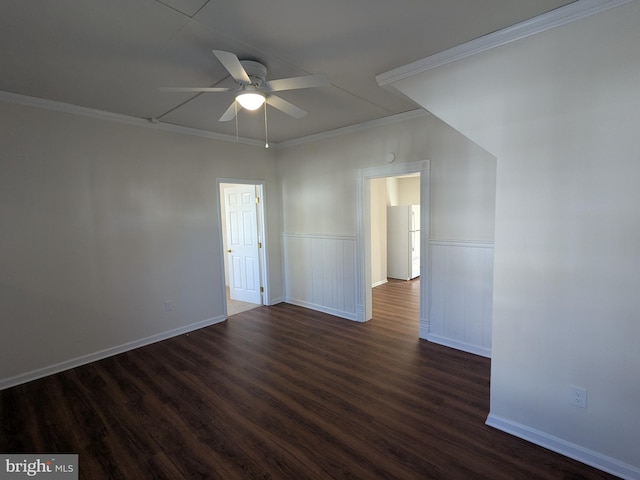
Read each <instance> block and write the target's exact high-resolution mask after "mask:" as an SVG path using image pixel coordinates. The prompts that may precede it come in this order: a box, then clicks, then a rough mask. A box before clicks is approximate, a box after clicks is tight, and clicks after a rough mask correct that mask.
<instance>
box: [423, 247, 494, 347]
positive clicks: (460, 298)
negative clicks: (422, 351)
mask: <svg viewBox="0 0 640 480" xmlns="http://www.w3.org/2000/svg"><path fill="white" fill-rule="evenodd" d="M429 256H430V259H429V261H430V269H429V270H430V280H431V281H430V287H431V288H430V291H429V295H430V312H429V333H428V335H427V338H428V340H430V341H432V342H435V343H440V344H443V345H448V346H450V347H454V348H458V349H460V350H464V351H467V352H470V353H475V354H478V355H482V356H485V357H491V322H492V314H493V243H476V242H473V243H472V242H453V241H435V240H431V241H430V242H429Z"/></svg>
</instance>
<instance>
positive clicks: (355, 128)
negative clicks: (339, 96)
mask: <svg viewBox="0 0 640 480" xmlns="http://www.w3.org/2000/svg"><path fill="white" fill-rule="evenodd" d="M0 102H5V103H13V104H17V105H24V106H27V107H34V108H42V109H44V110H53V111H56V112H62V113H69V114H72V115H80V116H83V117H89V118H95V119H98V120H107V121H110V122H118V123H123V124H126V125H133V126H136V127H143V128H151V129H155V130H163V131H166V132H172V133H180V134H183V135H192V136H195V137H202V138H210V139H213V140H221V141H223V142H230V143H241V144H243V145H251V146H254V147H260V148H264V141H263V140H253V139H251V138H244V137H238V138H236V137H235V136H234V135H225V134H222V133H214V132H209V131H206V130H199V129H197V128H189V127H182V126H180V125H174V124H172V123H164V122H160V121H152V120H150V119H144V118H138V117H132V116H129V115H122V114H119V113H111V112H105V111H103V110H97V109H94V108H88V107H81V106H78V105H72V104H70V103H64V102H56V101H54V100H47V99H45V98H37V97H30V96H28V95H22V94H19V93H13V92H6V91H3V90H0ZM428 115H431V114H430V113H429V112H427V111H426V110H422V109H417V110H411V111H409V112H404V113H399V114H396V115H390V116H388V117H384V118H379V119H377V120H371V121H369V122H363V123H358V124H355V125H349V126H348V127H343V128H338V129H335V130H329V131H327V132H321V133H316V134H313V135H308V136H306V137H300V138H295V139H292V140H287V141H285V142H280V143H275V142H269V147H270V148H272V149H278V148H285V147H292V146H295V145H302V144H305V143H310V142H315V141H318V140H322V139H325V138H333V137H338V136H341V135H348V134H350V133H354V132H360V131H363V130H368V129H370V128H375V127H381V126H385V125H392V124H394V123H399V122H404V121H406V120H411V119H414V118H420V117H426V116H428Z"/></svg>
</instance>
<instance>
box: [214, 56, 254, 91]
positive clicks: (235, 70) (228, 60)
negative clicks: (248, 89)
mask: <svg viewBox="0 0 640 480" xmlns="http://www.w3.org/2000/svg"><path fill="white" fill-rule="evenodd" d="M212 52H213V54H214V55H215V56H216V57H217V58H218V60H220V63H221V64H222V65H223V66H224V68H226V69H227V71H228V72H229V73H230V74H231V76H232V77H233V79H234V80H236V81H237V82H242V83H246V84H250V83H251V79H250V78H249V75H247V72H245V70H244V68H243V67H242V64H241V63H240V60H239V59H238V57H237V56H236V55H235V54H233V53H231V52H225V51H223V50H212Z"/></svg>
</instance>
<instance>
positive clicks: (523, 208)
mask: <svg viewBox="0 0 640 480" xmlns="http://www.w3.org/2000/svg"><path fill="white" fill-rule="evenodd" d="M639 25H640V2H637V1H636V2H632V3H629V4H626V5H623V6H619V7H617V8H614V9H612V10H609V11H606V12H604V13H600V14H598V15H595V16H591V17H588V18H584V19H581V20H579V21H576V22H574V23H571V24H568V25H565V26H562V27H559V28H556V29H553V30H549V31H547V32H544V33H541V34H538V35H535V36H532V37H529V38H526V39H523V40H519V41H517V42H514V43H510V44H507V45H504V46H502V47H499V48H496V49H493V50H490V51H488V52H485V53H482V54H479V55H476V56H473V57H470V58H466V59H464V60H459V61H457V62H454V63H450V64H447V65H444V66H441V67H439V68H436V69H434V70H430V71H427V72H424V73H421V74H417V75H415V76H414V77H411V78H408V79H406V80H402V81H399V82H397V83H396V84H395V86H396V87H397V88H398V89H399V90H401V91H402V92H403V93H405V94H406V95H408V96H409V97H411V98H413V99H414V100H416V101H417V102H418V103H420V104H421V105H423V106H424V107H425V108H427V109H428V110H430V111H431V112H432V113H434V115H437V116H438V117H440V118H442V119H443V120H444V121H446V122H447V123H449V124H450V125H452V126H453V127H454V128H456V129H458V130H459V131H460V132H462V133H463V134H465V135H466V136H468V137H469V138H471V139H472V140H474V141H475V142H477V143H478V144H479V145H481V146H483V147H484V148H486V149H487V150H488V151H489V152H491V153H492V154H494V155H496V156H497V158H498V163H497V165H498V169H497V178H498V181H497V203H496V239H495V245H496V249H495V283H494V318H493V362H492V376H491V417H490V422H492V423H493V424H496V425H500V426H501V428H504V429H506V430H510V431H513V432H515V433H517V434H519V435H521V436H524V437H525V438H529V439H531V440H533V441H536V442H538V443H541V444H544V445H546V446H549V447H550V448H554V449H556V450H558V451H562V452H563V453H568V454H570V455H572V456H574V457H576V458H580V459H582V460H583V461H586V462H589V463H592V464H597V465H599V466H601V468H607V469H609V470H611V471H615V472H616V473H618V474H620V475H624V476H626V477H628V478H631V477H633V478H639V477H640V456H639V455H638V445H639V444H640V415H638V411H637V409H638V402H639V400H640V382H639V381H638V369H639V368H640V348H638V339H639V338H640V321H639V318H640V303H638V292H639V291H640V274H639V273H638V272H640V255H638V245H640V216H639V215H638V205H640V188H639V185H640V154H639V152H640V143H639V136H638V126H639V125H640V95H639V94H638V85H640V48H638V46H639V45H640V28H638V26H639ZM434 188H435V187H434ZM571 385H577V386H580V387H584V388H587V389H588V404H587V408H586V409H580V408H576V407H573V406H570V405H569V388H570V386H571Z"/></svg>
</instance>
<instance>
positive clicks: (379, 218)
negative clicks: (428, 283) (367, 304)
mask: <svg viewBox="0 0 640 480" xmlns="http://www.w3.org/2000/svg"><path fill="white" fill-rule="evenodd" d="M387 180H388V179H385V178H374V179H372V180H371V285H372V286H376V285H381V284H383V283H385V282H386V281H387Z"/></svg>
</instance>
